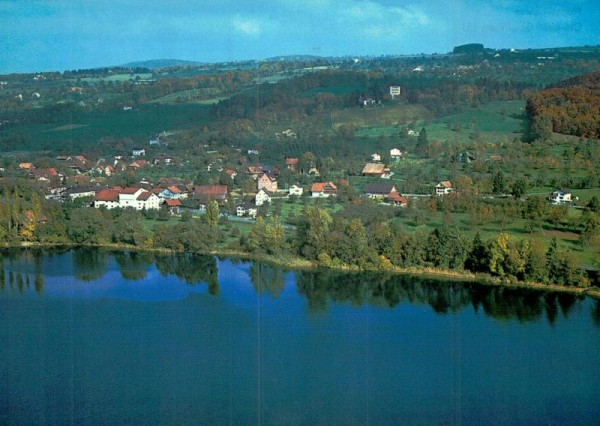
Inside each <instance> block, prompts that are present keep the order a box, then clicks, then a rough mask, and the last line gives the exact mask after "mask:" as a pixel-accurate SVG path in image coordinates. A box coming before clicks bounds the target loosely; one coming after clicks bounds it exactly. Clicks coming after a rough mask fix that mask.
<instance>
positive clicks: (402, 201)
mask: <svg viewBox="0 0 600 426" xmlns="http://www.w3.org/2000/svg"><path fill="white" fill-rule="evenodd" d="M385 200H386V201H387V202H388V203H391V204H395V205H397V206H400V207H406V206H408V198H406V197H405V196H403V195H400V193H399V192H391V193H390V194H389V195H388V196H387V197H386V198H385Z"/></svg>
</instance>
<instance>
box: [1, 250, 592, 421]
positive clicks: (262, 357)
mask: <svg viewBox="0 0 600 426" xmlns="http://www.w3.org/2000/svg"><path fill="white" fill-rule="evenodd" d="M599 361H600V305H599V303H598V301H596V300H594V299H590V298H579V297H574V296H571V295H564V294H563V295H559V294H553V293H544V292H532V291H525V290H514V289H500V288H491V287H486V286H479V285H476V284H469V283H445V282H441V281H432V280H424V279H418V278H409V277H398V276H389V275H383V274H341V273H337V272H331V271H323V272H317V273H308V272H289V271H287V272H286V271H282V270H280V269H277V268H273V267H271V266H267V265H264V264H258V263H250V262H238V261H235V260H230V259H224V260H219V259H216V258H213V257H207V256H192V255H186V256H175V255H173V256H157V255H152V254H134V253H111V252H106V251H101V250H77V251H45V252H41V251H27V252H23V251H12V252H4V253H3V254H2V263H1V265H0V424H16V425H17V424H18V425H21V424H86V425H102V424H106V425H114V424H144V425H152V424H194V425H197V424H210V425H218V424H236V425H238V424H240V425H251V424H264V425H271V424H277V425H278V424H284V425H303V424H306V425H313V424H326V425H330V424H343V425H364V424H515V425H523V424H561V425H562V424H598V423H599V422H600V420H599V419H600V362H599Z"/></svg>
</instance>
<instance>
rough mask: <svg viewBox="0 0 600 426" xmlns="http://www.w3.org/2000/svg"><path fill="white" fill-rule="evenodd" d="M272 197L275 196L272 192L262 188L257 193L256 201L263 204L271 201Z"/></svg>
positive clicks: (259, 204)
mask: <svg viewBox="0 0 600 426" xmlns="http://www.w3.org/2000/svg"><path fill="white" fill-rule="evenodd" d="M272 198H273V193H272V192H270V191H267V190H266V189H261V190H260V191H258V192H257V193H256V196H255V197H254V203H255V204H256V205H257V206H262V205H263V204H265V203H270V202H271V199H272Z"/></svg>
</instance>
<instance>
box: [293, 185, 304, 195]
mask: <svg viewBox="0 0 600 426" xmlns="http://www.w3.org/2000/svg"><path fill="white" fill-rule="evenodd" d="M303 193H304V189H303V188H302V187H301V186H300V185H292V186H290V195H297V196H298V197H300V196H301V195H302V194H303Z"/></svg>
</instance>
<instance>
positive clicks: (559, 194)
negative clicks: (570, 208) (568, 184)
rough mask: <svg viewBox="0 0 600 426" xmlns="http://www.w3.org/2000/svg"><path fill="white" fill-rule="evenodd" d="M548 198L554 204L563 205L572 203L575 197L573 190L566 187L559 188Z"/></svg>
mask: <svg viewBox="0 0 600 426" xmlns="http://www.w3.org/2000/svg"><path fill="white" fill-rule="evenodd" d="M548 200H550V202H551V203H552V204H556V205H563V204H571V203H572V202H573V197H572V194H571V191H568V190H566V189H557V190H556V191H554V192H553V193H552V194H550V196H549V197H548Z"/></svg>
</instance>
